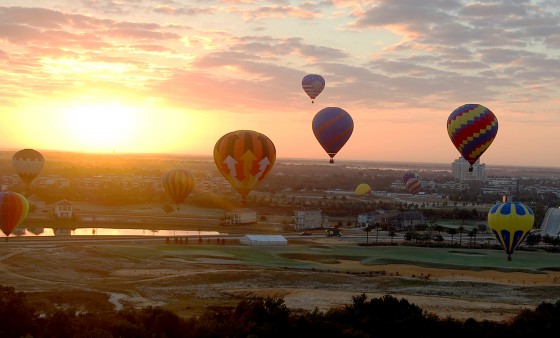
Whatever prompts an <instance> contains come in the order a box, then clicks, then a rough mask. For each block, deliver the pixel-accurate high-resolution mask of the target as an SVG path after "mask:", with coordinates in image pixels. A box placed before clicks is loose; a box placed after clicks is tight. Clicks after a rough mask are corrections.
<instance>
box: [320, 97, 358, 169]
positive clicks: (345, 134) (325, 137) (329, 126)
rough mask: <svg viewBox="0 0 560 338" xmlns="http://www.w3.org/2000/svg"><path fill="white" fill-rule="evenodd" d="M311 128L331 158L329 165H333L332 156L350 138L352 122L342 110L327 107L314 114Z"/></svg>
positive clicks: (348, 115)
mask: <svg viewBox="0 0 560 338" xmlns="http://www.w3.org/2000/svg"><path fill="white" fill-rule="evenodd" d="M312 128H313V134H315V138H317V141H319V144H321V146H322V147H323V149H325V151H326V152H327V154H328V155H329V157H330V158H331V159H330V163H334V159H333V158H334V156H335V155H336V154H337V153H338V151H339V150H340V149H342V147H344V145H345V144H346V142H347V141H348V140H349V139H350V136H352V132H353V131H354V120H352V116H350V114H348V112H346V111H345V110H344V109H342V108H338V107H327V108H323V109H321V110H320V111H319V112H318V113H317V114H315V117H313V122H312Z"/></svg>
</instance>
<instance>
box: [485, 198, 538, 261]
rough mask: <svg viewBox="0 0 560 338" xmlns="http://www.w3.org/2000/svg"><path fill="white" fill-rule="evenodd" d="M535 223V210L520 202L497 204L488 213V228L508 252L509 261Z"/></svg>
mask: <svg viewBox="0 0 560 338" xmlns="http://www.w3.org/2000/svg"><path fill="white" fill-rule="evenodd" d="M534 222H535V215H534V214H533V210H531V208H529V207H528V206H526V205H525V204H523V203H519V202H500V203H496V204H495V205H494V206H493V207H492V208H491V209H490V211H489V212H488V226H489V227H490V229H492V232H493V233H494V237H495V238H496V240H497V241H498V242H500V244H501V245H502V247H503V248H504V250H505V251H506V253H507V255H508V260H509V261H511V255H512V254H513V251H514V250H515V248H517V246H519V244H521V242H523V240H524V239H525V237H526V236H527V234H528V233H529V231H530V230H531V228H532V227H533V223H534Z"/></svg>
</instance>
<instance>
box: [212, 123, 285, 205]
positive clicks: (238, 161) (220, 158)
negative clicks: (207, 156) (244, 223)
mask: <svg viewBox="0 0 560 338" xmlns="http://www.w3.org/2000/svg"><path fill="white" fill-rule="evenodd" d="M275 161H276V148H275V147H274V143H272V141H271V140H270V139H269V138H268V137H267V136H265V135H264V134H261V133H259V132H256V131H252V130H237V131H233V132H230V133H227V134H225V135H224V136H222V137H221V138H220V139H219V140H218V142H216V145H215V146H214V162H215V163H216V167H218V170H219V171H220V173H221V174H222V175H223V176H224V177H225V178H226V180H228V182H229V183H230V184H231V186H232V187H233V188H234V189H235V190H236V191H237V192H238V193H239V194H240V195H241V205H245V204H246V201H245V198H246V197H247V195H248V194H249V193H250V192H251V190H253V189H254V188H255V187H256V186H257V185H258V184H259V183H261V182H262V181H263V180H264V178H265V177H266V176H267V175H268V173H269V172H270V170H272V167H273V166H274V162H275Z"/></svg>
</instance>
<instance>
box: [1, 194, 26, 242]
mask: <svg viewBox="0 0 560 338" xmlns="http://www.w3.org/2000/svg"><path fill="white" fill-rule="evenodd" d="M28 212H29V202H27V199H26V198H25V196H23V195H21V194H18V193H17V192H0V229H1V230H2V232H3V233H4V235H6V236H10V234H11V233H12V231H13V230H14V228H15V227H17V226H18V225H19V224H20V223H21V222H23V220H24V219H25V217H27V213H28Z"/></svg>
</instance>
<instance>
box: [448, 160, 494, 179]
mask: <svg viewBox="0 0 560 338" xmlns="http://www.w3.org/2000/svg"><path fill="white" fill-rule="evenodd" d="M470 166H471V165H470V163H469V162H467V160H465V159H464V158H463V157H459V158H458V159H456V160H455V161H453V163H451V176H453V177H454V178H458V179H460V180H461V181H468V180H479V181H485V180H486V164H480V160H477V161H476V162H475V163H474V164H473V166H472V168H473V170H472V171H469V168H470Z"/></svg>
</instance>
